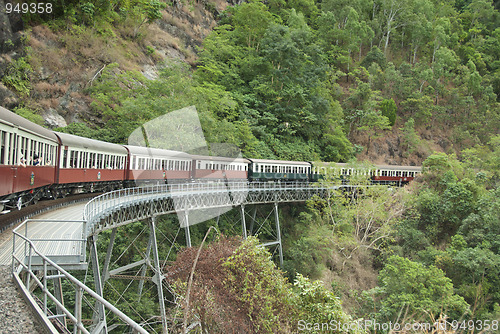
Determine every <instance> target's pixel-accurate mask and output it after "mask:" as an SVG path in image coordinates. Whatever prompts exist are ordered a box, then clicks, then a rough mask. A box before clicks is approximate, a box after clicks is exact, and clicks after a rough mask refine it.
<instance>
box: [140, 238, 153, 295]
mask: <svg viewBox="0 0 500 334" xmlns="http://www.w3.org/2000/svg"><path fill="white" fill-rule="evenodd" d="M152 246H153V240H152V234H151V233H149V240H148V248H147V250H146V254H145V256H144V264H143V265H142V268H141V274H140V276H141V277H144V276H146V269H147V266H148V264H149V262H150V259H149V257H150V254H151V247H152ZM143 289H144V280H143V279H141V280H140V281H139V288H138V289H137V292H138V294H139V299H138V301H141V297H142V290H143Z"/></svg>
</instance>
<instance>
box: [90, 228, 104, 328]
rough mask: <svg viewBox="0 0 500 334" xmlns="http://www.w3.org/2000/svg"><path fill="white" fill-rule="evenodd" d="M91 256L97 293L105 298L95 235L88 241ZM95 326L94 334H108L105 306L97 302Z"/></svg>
mask: <svg viewBox="0 0 500 334" xmlns="http://www.w3.org/2000/svg"><path fill="white" fill-rule="evenodd" d="M88 243H89V250H90V256H91V260H92V270H93V272H94V284H95V292H96V293H97V294H98V295H99V296H100V297H103V290H102V281H101V274H100V272H99V259H98V256H97V235H93V236H91V237H90V238H89V240H88ZM94 324H95V328H94V330H93V331H92V333H93V334H94V333H95V334H98V333H107V332H108V330H107V325H106V312H105V310H104V305H103V304H102V303H100V302H98V301H97V302H96V311H95V312H94Z"/></svg>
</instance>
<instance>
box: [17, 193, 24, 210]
mask: <svg viewBox="0 0 500 334" xmlns="http://www.w3.org/2000/svg"><path fill="white" fill-rule="evenodd" d="M16 206H17V209H18V210H21V208H22V207H23V197H22V196H19V198H18V199H17V204H16Z"/></svg>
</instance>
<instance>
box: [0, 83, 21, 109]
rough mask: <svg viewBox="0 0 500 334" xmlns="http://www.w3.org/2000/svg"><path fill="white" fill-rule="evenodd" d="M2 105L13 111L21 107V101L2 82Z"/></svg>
mask: <svg viewBox="0 0 500 334" xmlns="http://www.w3.org/2000/svg"><path fill="white" fill-rule="evenodd" d="M0 105H2V106H3V107H5V108H7V109H13V108H15V107H17V106H18V105H19V99H18V98H17V95H16V94H14V93H13V92H12V91H11V90H10V89H8V88H7V87H5V85H4V84H2V83H1V82H0Z"/></svg>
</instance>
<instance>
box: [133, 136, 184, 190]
mask: <svg viewBox="0 0 500 334" xmlns="http://www.w3.org/2000/svg"><path fill="white" fill-rule="evenodd" d="M125 148H126V149H127V151H128V152H129V161H130V164H129V166H128V175H127V178H126V179H127V180H128V181H127V182H128V183H129V185H130V186H133V185H135V184H151V183H164V182H165V181H166V180H168V182H182V181H184V180H189V178H190V177H191V169H192V160H191V156H190V155H189V154H187V153H184V152H178V151H171V150H162V149H158V148H148V147H140V146H130V145H125Z"/></svg>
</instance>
